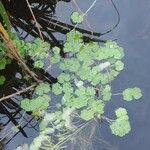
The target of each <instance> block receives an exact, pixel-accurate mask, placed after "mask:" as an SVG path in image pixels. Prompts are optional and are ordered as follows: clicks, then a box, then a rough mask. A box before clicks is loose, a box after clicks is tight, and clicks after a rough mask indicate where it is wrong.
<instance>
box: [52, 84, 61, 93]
mask: <svg viewBox="0 0 150 150" xmlns="http://www.w3.org/2000/svg"><path fill="white" fill-rule="evenodd" d="M52 92H53V93H54V94H55V95H59V94H61V93H62V86H61V85H60V84H59V83H55V84H53V85H52Z"/></svg>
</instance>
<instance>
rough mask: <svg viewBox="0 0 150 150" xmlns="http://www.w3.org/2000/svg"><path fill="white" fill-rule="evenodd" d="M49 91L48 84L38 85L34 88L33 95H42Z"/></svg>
mask: <svg viewBox="0 0 150 150" xmlns="http://www.w3.org/2000/svg"><path fill="white" fill-rule="evenodd" d="M50 91H51V88H50V85H49V84H48V83H40V84H39V85H38V86H37V87H36V88H35V93H36V94H37V95H43V94H46V93H48V92H50Z"/></svg>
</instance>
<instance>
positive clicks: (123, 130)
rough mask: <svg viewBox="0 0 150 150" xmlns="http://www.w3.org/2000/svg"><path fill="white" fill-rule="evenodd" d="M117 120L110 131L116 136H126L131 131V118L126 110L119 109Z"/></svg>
mask: <svg viewBox="0 0 150 150" xmlns="http://www.w3.org/2000/svg"><path fill="white" fill-rule="evenodd" d="M115 113H116V116H117V119H116V120H115V121H113V122H112V123H111V125H110V129H111V131H112V133H113V134H114V135H117V136H120V137H122V136H124V135H126V134H128V133H129V132H130V130H131V126H130V122H129V117H128V114H127V111H126V109H125V108H121V107H120V108H118V109H117V110H116V111H115Z"/></svg>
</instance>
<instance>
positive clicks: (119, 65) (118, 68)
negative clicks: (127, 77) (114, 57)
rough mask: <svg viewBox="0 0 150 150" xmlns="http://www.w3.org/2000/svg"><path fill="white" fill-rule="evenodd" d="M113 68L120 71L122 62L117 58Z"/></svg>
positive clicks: (122, 66) (122, 65)
mask: <svg viewBox="0 0 150 150" xmlns="http://www.w3.org/2000/svg"><path fill="white" fill-rule="evenodd" d="M115 68H116V70H117V71H121V70H123V68H124V64H123V62H122V61H120V60H118V61H117V62H116V63H115Z"/></svg>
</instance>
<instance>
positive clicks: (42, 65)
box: [34, 60, 44, 69]
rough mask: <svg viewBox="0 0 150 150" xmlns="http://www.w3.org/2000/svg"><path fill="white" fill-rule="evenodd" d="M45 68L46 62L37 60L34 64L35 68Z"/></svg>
mask: <svg viewBox="0 0 150 150" xmlns="http://www.w3.org/2000/svg"><path fill="white" fill-rule="evenodd" d="M43 67H44V62H43V61H42V60H37V61H35V62H34V68H40V69H41V68H43Z"/></svg>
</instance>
